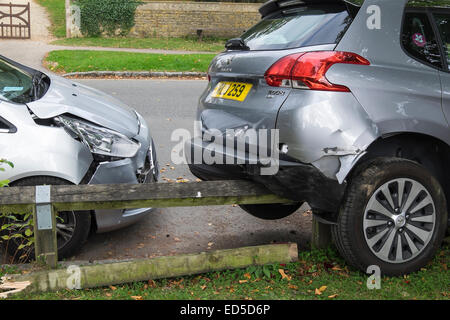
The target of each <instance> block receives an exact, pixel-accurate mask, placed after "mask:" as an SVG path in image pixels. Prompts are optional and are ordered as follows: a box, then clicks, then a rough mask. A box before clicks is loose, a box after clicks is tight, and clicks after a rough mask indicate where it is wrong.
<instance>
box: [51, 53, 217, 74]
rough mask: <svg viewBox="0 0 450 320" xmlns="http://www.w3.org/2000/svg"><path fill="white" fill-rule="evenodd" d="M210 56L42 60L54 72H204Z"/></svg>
mask: <svg viewBox="0 0 450 320" xmlns="http://www.w3.org/2000/svg"><path fill="white" fill-rule="evenodd" d="M213 57H214V54H150V53H131V52H116V51H87V50H75V51H71V50H59V51H52V52H50V53H49V54H48V56H47V57H46V59H45V64H46V65H47V67H48V68H49V69H50V70H52V71H55V72H60V73H69V72H83V71H179V72H180V71H198V72H206V71H207V69H208V66H209V63H210V62H211V60H212V58H213Z"/></svg>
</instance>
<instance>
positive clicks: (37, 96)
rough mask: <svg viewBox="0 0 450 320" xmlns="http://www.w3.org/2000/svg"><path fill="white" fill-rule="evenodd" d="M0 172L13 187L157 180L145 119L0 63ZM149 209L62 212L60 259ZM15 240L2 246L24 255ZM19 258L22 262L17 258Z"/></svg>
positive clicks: (97, 95)
mask: <svg viewBox="0 0 450 320" xmlns="http://www.w3.org/2000/svg"><path fill="white" fill-rule="evenodd" d="M0 136H1V138H0V150H1V152H0V157H1V158H2V159H7V160H8V161H10V162H12V163H13V165H14V167H13V168H5V171H0V180H9V181H10V184H9V185H10V186H34V185H58V184H116V183H131V184H134V183H150V182H154V181H157V179H158V163H157V159H156V153H155V146H154V143H153V140H152V137H151V135H150V130H149V127H148V125H147V123H146V121H145V120H144V118H143V117H142V116H141V115H140V114H138V113H137V112H136V111H135V110H133V109H131V108H129V107H127V106H126V105H124V104H123V103H122V102H120V101H119V100H117V99H115V98H113V97H111V96H108V95H107V94H105V93H102V92H100V91H98V90H95V89H92V88H89V87H86V86H84V85H82V84H79V83H76V82H73V81H71V80H68V79H64V78H61V77H57V76H53V75H47V74H44V73H42V72H40V71H37V70H34V69H31V68H28V67H26V66H23V65H21V64H18V63H16V62H14V61H12V60H10V59H8V58H5V57H1V56H0ZM150 210H151V209H150V208H143V209H136V210H96V211H93V212H85V211H76V212H59V213H58V217H57V226H56V229H57V241H58V256H59V257H60V258H67V257H69V256H71V255H73V254H74V253H75V252H76V250H77V249H79V248H80V247H81V245H82V244H83V243H84V242H85V241H86V239H87V237H88V235H89V232H90V231H92V230H93V231H95V232H106V231H112V230H116V229H119V228H123V227H125V226H128V225H130V224H132V223H135V222H137V221H138V220H139V219H141V218H142V217H144V216H145V215H146V214H147V213H148V212H150ZM19 239H20V238H13V239H12V240H10V241H9V242H8V243H7V250H8V252H9V253H10V254H11V255H16V257H19V256H22V255H24V256H27V254H28V257H31V256H32V254H33V250H31V249H32V248H29V247H27V249H26V251H27V252H25V254H24V252H21V251H22V250H18V249H19V248H21V241H20V240H19ZM18 253H20V255H17V254H18Z"/></svg>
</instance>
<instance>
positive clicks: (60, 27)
mask: <svg viewBox="0 0 450 320" xmlns="http://www.w3.org/2000/svg"><path fill="white" fill-rule="evenodd" d="M37 2H38V4H40V5H41V6H43V7H44V8H45V9H46V10H47V12H48V15H49V18H50V21H51V23H52V26H51V27H50V31H51V32H52V33H53V35H54V36H55V37H58V38H64V37H65V36H66V8H65V2H64V0H38V1H37Z"/></svg>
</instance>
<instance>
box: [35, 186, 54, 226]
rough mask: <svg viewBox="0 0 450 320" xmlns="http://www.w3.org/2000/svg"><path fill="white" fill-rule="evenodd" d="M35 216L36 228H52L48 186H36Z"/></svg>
mask: <svg viewBox="0 0 450 320" xmlns="http://www.w3.org/2000/svg"><path fill="white" fill-rule="evenodd" d="M36 218H37V221H36V223H37V228H38V230H51V229H52V228H53V223H52V205H51V203H50V186H36Z"/></svg>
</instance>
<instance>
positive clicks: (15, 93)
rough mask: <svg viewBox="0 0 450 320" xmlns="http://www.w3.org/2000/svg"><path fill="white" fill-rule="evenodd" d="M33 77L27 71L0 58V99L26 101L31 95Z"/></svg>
mask: <svg viewBox="0 0 450 320" xmlns="http://www.w3.org/2000/svg"><path fill="white" fill-rule="evenodd" d="M32 79H33V77H32V76H31V75H30V74H28V73H27V72H25V71H23V70H21V69H19V68H17V67H15V66H13V65H12V64H10V63H8V62H7V61H5V60H3V59H0V99H1V100H5V101H11V102H17V103H26V102H29V101H30V96H32V87H33V85H32V83H33V81H32Z"/></svg>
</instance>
